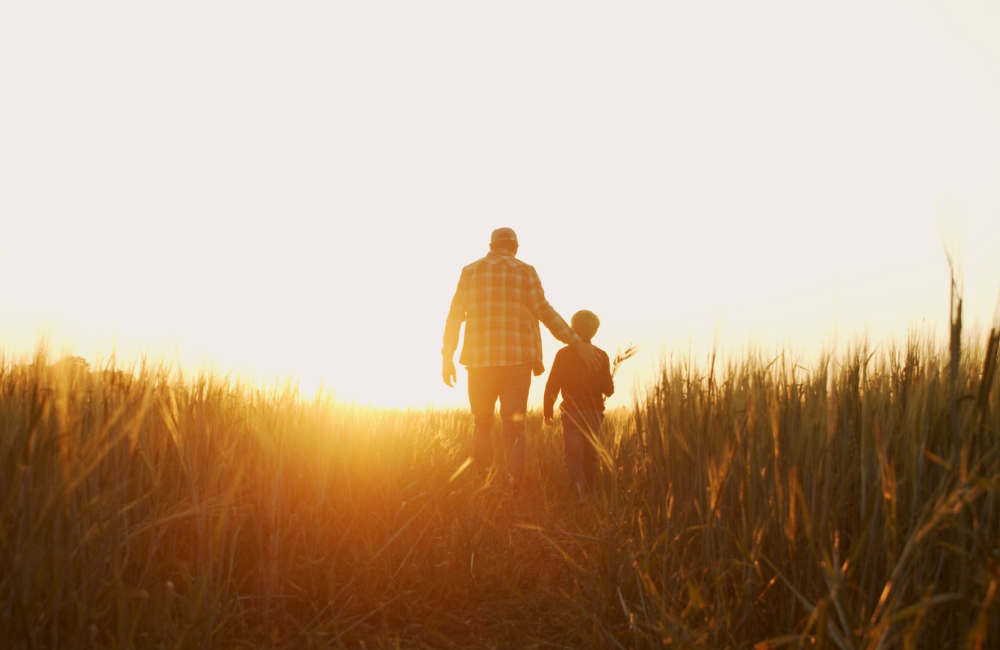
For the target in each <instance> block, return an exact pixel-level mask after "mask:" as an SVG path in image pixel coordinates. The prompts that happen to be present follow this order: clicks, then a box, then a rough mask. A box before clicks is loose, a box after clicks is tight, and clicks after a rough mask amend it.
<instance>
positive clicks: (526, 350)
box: [441, 228, 600, 487]
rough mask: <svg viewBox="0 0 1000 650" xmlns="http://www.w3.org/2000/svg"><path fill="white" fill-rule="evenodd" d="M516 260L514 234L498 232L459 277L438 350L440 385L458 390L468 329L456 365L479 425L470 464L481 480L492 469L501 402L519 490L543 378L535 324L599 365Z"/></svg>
mask: <svg viewBox="0 0 1000 650" xmlns="http://www.w3.org/2000/svg"><path fill="white" fill-rule="evenodd" d="M516 255H517V235H516V234H515V233H514V231H513V230H511V229H510V228H497V229H496V230H494V231H493V235H492V237H490V252H489V254H488V255H487V256H486V257H483V258H481V259H479V260H476V261H475V262H473V263H472V264H469V265H468V266H466V267H465V268H464V269H462V275H461V277H460V278H459V280H458V288H457V289H456V290H455V297H454V298H452V301H451V309H450V310H449V311H448V320H447V322H446V323H445V328H444V347H443V348H441V354H442V357H443V359H442V369H441V377H442V379H444V383H445V384H446V385H448V386H453V385H454V382H455V380H456V371H455V361H454V355H455V350H456V349H457V348H458V335H459V331H460V330H461V329H462V321H465V343H464V345H463V346H462V354H461V356H460V357H459V359H458V361H459V363H461V364H462V365H463V366H465V367H466V368H467V369H468V371H469V405H470V406H471V408H472V416H473V418H474V420H475V430H474V432H473V436H472V449H473V452H472V453H473V458H474V459H475V461H476V466H477V467H478V469H479V471H480V473H485V472H486V471H487V469H488V468H489V466H490V465H491V464H492V462H493V437H492V431H493V413H494V410H495V409H496V403H497V399H499V400H500V421H501V422H502V424H503V438H504V448H505V452H506V457H507V471H508V472H509V473H510V482H511V484H512V485H513V486H515V487H517V486H519V485H520V484H521V480H522V478H523V477H524V418H525V412H526V411H527V408H528V389H529V388H530V387H531V373H532V371H534V373H535V375H540V374H542V372H544V370H545V369H544V367H543V365H542V336H541V331H540V330H539V328H538V321H541V322H542V323H544V324H545V326H546V327H547V328H548V329H549V331H550V332H552V335H553V336H554V337H556V338H557V339H558V340H560V341H562V342H563V343H565V344H567V345H571V346H573V347H574V348H575V349H576V351H577V353H578V354H579V355H580V358H582V359H583V360H584V362H585V363H587V364H588V365H591V366H597V364H599V363H600V353H599V352H598V351H597V349H596V348H595V347H594V346H593V345H591V344H590V343H589V342H588V341H584V340H583V339H582V338H580V337H579V336H578V335H577V334H576V333H575V332H574V331H573V330H572V329H571V328H570V327H569V326H568V325H567V324H566V321H564V320H563V319H562V317H561V316H560V315H559V314H557V313H556V310H555V309H553V308H552V305H550V304H549V303H548V301H546V300H545V292H544V291H542V283H541V281H540V280H539V279H538V274H537V273H536V272H535V269H534V267H532V266H530V265H528V264H525V263H524V262H522V261H520V260H518V259H516Z"/></svg>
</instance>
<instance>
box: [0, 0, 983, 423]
mask: <svg viewBox="0 0 1000 650" xmlns="http://www.w3.org/2000/svg"><path fill="white" fill-rule="evenodd" d="M997 33H1000V9H997V7H996V6H994V5H992V4H990V3H979V2H969V3H927V2H890V3H879V4H877V5H875V6H871V3H860V2H838V3H835V4H831V5H828V6H826V7H812V6H803V5H800V4H796V3H791V2H769V1H765V2H755V3H751V4H749V5H747V4H745V3H728V4H723V5H719V6H711V7H709V6H701V5H698V6H695V7H682V6H679V5H678V6H662V5H660V4H656V3H640V4H637V5H632V6H630V7H628V8H621V7H616V6H612V5H610V4H606V5H596V4H586V5H582V6H581V5H578V4H570V3H546V4H544V5H537V4H536V3H504V5H503V6H502V7H501V6H496V7H475V6H469V5H465V4H460V3H438V2H430V3H420V4H418V5H408V4H395V3H388V4H386V3H364V4H362V5H357V6H347V5H328V4H326V3H300V4H297V5H296V6H295V7H294V8H292V7H285V6H279V5H273V4H266V3H228V2H216V3H200V2H199V3H193V2H172V3H169V4H168V5H164V6H161V7H155V8H154V7H139V6H130V5H125V4H118V3H104V4H100V5H97V6H93V5H91V6H72V7H68V6H59V5H50V4H48V3H44V2H42V3H5V4H4V6H3V7H2V8H0V88H2V89H3V90H2V100H0V227H2V228H0V345H2V346H3V349H4V351H5V352H6V353H7V354H8V355H12V356H13V357H15V358H16V357H19V356H20V355H23V354H30V353H31V352H32V351H33V350H34V349H35V348H36V346H37V345H38V342H39V340H40V338H41V337H42V336H46V337H47V339H48V342H49V346H50V349H52V350H53V354H56V355H61V354H62V353H63V352H67V353H73V354H77V355H80V356H83V357H86V358H87V359H89V360H91V361H95V362H96V361H97V360H99V359H101V358H105V359H106V358H107V357H108V356H109V355H110V354H111V352H112V351H114V350H116V351H117V353H118V357H119V359H120V360H121V361H127V360H128V359H134V358H136V357H137V355H139V354H140V353H141V352H142V351H145V352H147V353H149V354H150V355H152V356H153V357H165V358H166V359H168V360H171V361H175V362H176V363H178V364H179V365H181V366H182V367H184V368H186V369H190V370H193V369H195V368H197V367H198V366H199V365H201V364H202V363H207V364H210V365H211V366H213V367H214V368H215V369H216V370H217V371H218V373H219V374H226V373H227V372H229V371H230V370H233V369H236V370H238V371H240V372H250V373H253V374H254V375H256V376H258V377H274V376H275V375H281V376H285V375H293V376H296V377H300V378H301V380H302V386H303V387H304V388H305V389H306V391H307V392H312V390H313V388H314V387H315V386H316V385H317V384H318V383H319V382H320V380H321V379H322V380H323V381H324V382H325V386H326V387H327V388H330V389H332V390H333V391H334V393H335V394H336V395H337V396H339V397H342V398H345V399H356V400H359V401H360V402H362V403H373V404H377V405H406V404H410V405H414V406H418V407H419V406H424V405H425V404H428V403H433V404H438V405H459V404H462V403H464V400H465V394H464V383H460V385H459V387H458V389H457V390H449V389H448V388H446V387H445V386H443V385H442V384H441V382H440V381H439V379H438V370H439V356H438V351H439V349H440V345H441V340H440V339H441V334H442V330H443V326H444V318H445V314H446V312H447V308H448V301H449V299H450V297H451V294H452V292H453V291H454V288H455V284H456V282H457V280H458V276H459V271H460V269H461V267H462V266H463V265H464V264H467V263H469V262H471V261H473V260H474V259H477V258H478V257H481V256H482V255H484V254H485V253H486V244H487V241H488V237H489V233H490V231H491V230H492V229H493V228H496V227H499V226H510V227H513V228H514V229H515V230H516V231H517V232H518V234H519V236H520V239H521V251H520V253H519V256H520V258H521V259H524V260H526V261H528V262H529V263H531V264H533V265H534V266H535V267H536V268H537V269H538V272H539V275H540V277H541V279H542V282H543V284H544V287H545V289H546V292H547V296H548V298H549V300H550V301H551V303H552V304H553V305H554V306H555V308H556V309H557V310H558V311H559V312H560V313H561V314H562V315H563V316H564V317H566V318H568V317H569V315H570V314H572V313H573V312H575V311H576V310H578V309H584V308H586V309H591V310H593V311H595V312H596V313H598V314H599V315H600V316H601V318H602V321H603V323H604V325H603V327H602V329H601V331H600V332H599V334H598V337H597V339H596V340H595V343H596V344H598V345H600V346H602V347H604V348H605V349H607V350H609V351H610V352H612V353H613V351H614V349H615V348H616V347H617V346H618V345H622V346H624V345H627V344H628V343H629V342H634V343H636V344H638V345H639V346H640V348H641V353H640V355H639V356H638V357H637V358H636V359H635V360H633V361H632V362H631V363H630V364H629V365H627V366H626V367H625V368H624V369H623V375H622V377H621V380H620V384H621V386H622V388H623V390H620V391H619V392H618V394H617V395H616V396H615V398H613V400H612V404H617V405H622V404H627V403H628V402H629V399H630V391H629V390H628V388H629V387H631V386H632V385H633V382H634V377H633V374H635V375H638V378H639V381H640V385H644V384H645V383H646V379H647V378H648V377H649V375H650V373H651V371H652V369H653V367H654V365H655V363H656V362H657V361H659V359H660V358H661V357H663V356H667V357H669V356H670V355H673V356H674V357H675V358H677V357H683V356H686V355H687V354H688V350H689V349H690V350H691V351H692V354H693V355H694V356H695V357H697V358H701V359H704V358H705V357H706V354H707V351H708V348H709V346H710V344H711V341H712V339H713V337H714V336H715V335H716V333H718V336H719V338H720V341H721V343H722V344H721V349H723V350H725V351H735V352H741V351H742V350H744V349H745V348H746V346H748V345H750V342H751V341H753V342H754V344H756V345H759V346H760V347H762V348H764V349H767V350H774V351H777V350H779V349H782V348H784V347H788V346H790V347H792V348H795V349H798V350H801V351H803V352H804V353H805V354H807V355H815V354H816V353H817V352H818V351H819V350H820V349H821V348H822V347H823V346H824V345H826V344H828V343H830V342H831V341H834V340H836V342H838V343H840V344H843V343H846V342H848V341H849V340H850V339H851V338H852V337H853V336H854V335H855V334H858V333H860V332H861V331H862V330H863V329H865V328H868V329H869V330H870V332H871V334H872V337H873V338H874V339H879V340H881V339H883V338H886V337H888V336H890V335H896V336H897V337H900V338H901V337H904V336H905V334H906V332H907V331H908V330H909V329H910V328H911V327H916V328H918V329H920V328H923V327H924V326H927V327H933V328H934V331H935V332H936V333H937V335H939V336H944V335H945V334H946V327H945V324H946V318H947V316H946V311H947V301H946V296H947V292H948V284H947V280H948V275H947V266H946V263H945V258H944V255H943V253H942V248H943V247H942V238H943V239H944V240H945V243H946V244H947V245H948V246H950V247H951V248H952V250H953V252H954V253H955V255H956V257H957V258H958V259H959V260H960V261H961V263H962V265H963V266H964V274H963V276H962V277H964V281H965V282H964V287H965V296H966V322H967V325H971V324H974V323H975V322H976V321H977V320H978V321H979V322H980V323H981V324H984V323H985V322H986V321H988V319H989V316H990V315H991V314H992V311H993V308H994V306H995V301H996V294H997V287H998V284H1000V272H998V271H1000V270H998V269H997V267H996V264H995V259H996V253H997V247H998V245H1000V244H998V242H1000V183H998V182H997V179H998V178H1000V120H997V119H996V116H997V115H1000V39H997V38H995V35H996V34H997ZM942 234H943V237H942ZM925 319H926V320H925ZM543 337H544V349H545V353H546V359H547V360H548V361H549V362H551V358H552V355H554V353H555V352H556V350H557V348H558V344H557V342H556V341H554V340H553V339H552V338H551V337H550V336H549V334H548V332H547V331H544V330H543ZM460 382H464V377H460ZM540 388H541V383H540V382H538V381H536V382H535V386H534V390H533V393H532V395H533V400H534V401H535V402H537V400H538V398H539V394H538V391H539V390H540Z"/></svg>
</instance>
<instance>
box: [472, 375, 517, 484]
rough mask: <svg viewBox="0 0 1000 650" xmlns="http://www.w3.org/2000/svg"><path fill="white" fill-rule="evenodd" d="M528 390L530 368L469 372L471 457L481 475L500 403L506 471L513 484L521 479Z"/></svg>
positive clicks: (490, 459)
mask: <svg viewBox="0 0 1000 650" xmlns="http://www.w3.org/2000/svg"><path fill="white" fill-rule="evenodd" d="M529 388H531V364H528V363H525V364H522V365H518V366H487V367H485V368H469V404H470V406H471V407H472V417H473V418H474V419H475V422H476V426H475V430H474V432H473V434H472V455H473V458H475V461H476V467H477V468H478V469H479V471H480V472H481V473H485V472H486V471H487V470H488V469H489V466H490V465H491V464H492V463H493V414H494V411H495V410H496V405H497V399H499V400H500V421H501V423H502V424H503V441H504V452H505V455H506V457H507V471H508V472H509V473H510V476H511V478H512V479H513V480H514V483H515V484H516V483H520V482H521V479H522V478H523V477H524V418H525V414H526V412H527V410H528V389H529Z"/></svg>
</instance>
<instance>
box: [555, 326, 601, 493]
mask: <svg viewBox="0 0 1000 650" xmlns="http://www.w3.org/2000/svg"><path fill="white" fill-rule="evenodd" d="M570 326H571V327H572V328H573V331H574V332H576V333H577V335H578V336H579V337H580V338H581V339H583V340H584V341H586V342H588V343H590V340H591V339H592V338H594V335H595V334H597V329H598V328H599V327H600V326H601V321H600V319H599V318H597V315H596V314H594V312H592V311H587V310H586V309H584V310H582V311H578V312H576V313H575V314H573V318H572V319H571V320H570ZM594 349H595V350H597V352H598V353H599V356H600V364H599V365H597V367H594V366H588V365H587V364H586V363H585V362H584V360H583V359H582V358H581V357H580V356H579V355H578V354H577V352H576V350H574V348H572V347H570V346H567V347H565V348H563V349H561V350H559V352H557V353H556V359H555V361H554V362H553V363H552V371H551V372H550V373H549V380H548V382H546V384H545V402H544V409H545V411H544V413H545V423H546V424H550V425H551V424H552V408H553V406H554V405H555V401H556V397H558V396H559V392H560V391H562V396H563V401H562V404H560V405H559V410H560V411H561V413H562V417H561V418H560V420H561V421H562V426H563V440H564V442H565V445H566V447H565V459H566V473H567V474H568V475H569V480H570V483H571V484H572V485H573V489H574V492H575V493H576V496H577V498H578V499H583V495H584V494H585V493H586V491H588V490H590V489H591V488H593V486H594V478H595V476H596V474H597V452H596V450H595V449H594V445H593V443H592V442H591V441H590V439H588V434H589V435H590V436H592V437H594V438H596V437H597V436H599V435H600V432H601V424H602V422H603V421H604V398H605V397H610V396H611V395H614V393H615V384H614V380H612V378H611V362H610V361H609V360H608V354H607V353H606V352H605V351H604V350H602V349H600V348H594Z"/></svg>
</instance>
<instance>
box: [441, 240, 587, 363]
mask: <svg viewBox="0 0 1000 650" xmlns="http://www.w3.org/2000/svg"><path fill="white" fill-rule="evenodd" d="M462 321H465V344H464V345H463V346H462V355H461V356H460V357H459V359H458V362H459V363H461V364H462V365H464V366H466V367H468V368H482V367H485V366H516V365H519V364H523V363H531V364H534V363H535V362H541V360H542V335H541V331H540V330H539V329H538V321H542V322H543V323H545V326H546V327H547V328H549V331H550V332H552V336H554V337H556V338H557V339H559V340H560V341H562V342H563V343H577V342H578V341H579V337H578V336H577V335H576V333H575V332H574V331H573V330H572V329H570V327H569V325H567V324H566V321H564V320H563V319H562V317H561V316H559V314H557V313H556V310H555V309H553V308H552V305H550V304H549V303H548V301H547V300H545V292H544V291H542V282H541V280H539V279H538V274H537V273H536V272H535V269H534V267H532V266H530V265H528V264H525V263H524V262H522V261H521V260H519V259H517V258H516V257H514V255H513V253H510V252H508V251H505V250H491V251H490V253H489V255H487V256H486V257H484V258H482V259H479V260H476V261H475V262H473V263H472V264H470V265H468V266H466V267H465V268H464V269H462V276H461V278H459V280H458V289H456V290H455V297H454V298H452V301H451V310H449V312H448V321H447V323H446V324H445V327H444V347H443V348H442V349H441V353H442V354H443V355H444V356H445V357H447V358H449V359H450V358H452V357H453V356H454V354H455V350H456V349H457V348H458V333H459V330H461V328H462Z"/></svg>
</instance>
